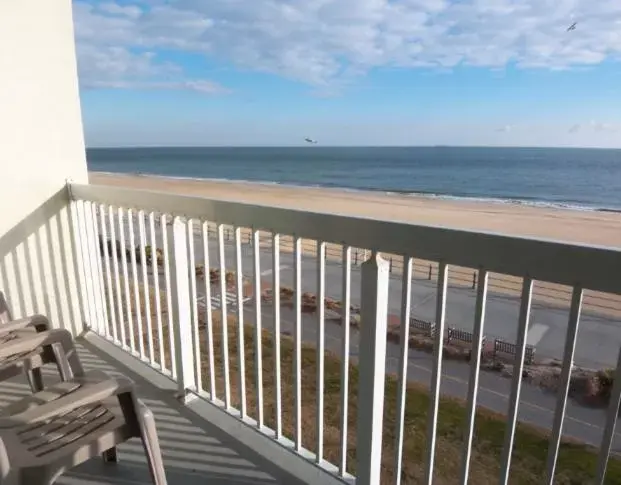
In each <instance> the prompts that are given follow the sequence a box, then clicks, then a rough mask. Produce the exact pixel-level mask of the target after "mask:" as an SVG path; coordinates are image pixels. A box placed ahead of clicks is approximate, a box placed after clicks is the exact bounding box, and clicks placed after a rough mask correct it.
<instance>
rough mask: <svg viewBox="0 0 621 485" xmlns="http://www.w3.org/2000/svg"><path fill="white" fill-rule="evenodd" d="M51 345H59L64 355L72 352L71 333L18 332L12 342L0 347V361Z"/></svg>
mask: <svg viewBox="0 0 621 485" xmlns="http://www.w3.org/2000/svg"><path fill="white" fill-rule="evenodd" d="M53 344H61V345H62V348H63V351H64V352H65V353H67V352H70V351H72V350H74V345H73V338H72V337H71V333H70V332H69V331H67V330H63V329H55V330H49V331H47V332H37V333H30V332H18V334H17V337H16V338H14V339H13V340H9V341H8V342H5V343H3V344H2V345H0V361H1V360H2V359H6V358H7V357H11V356H13V355H15V354H21V353H25V352H30V351H33V350H35V349H36V348H38V347H45V346H49V345H53Z"/></svg>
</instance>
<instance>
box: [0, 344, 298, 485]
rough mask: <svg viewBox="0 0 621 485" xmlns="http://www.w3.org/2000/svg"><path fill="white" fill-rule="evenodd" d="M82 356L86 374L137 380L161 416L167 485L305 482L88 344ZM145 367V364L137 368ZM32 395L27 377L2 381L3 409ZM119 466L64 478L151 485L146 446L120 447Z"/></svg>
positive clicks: (67, 483)
mask: <svg viewBox="0 0 621 485" xmlns="http://www.w3.org/2000/svg"><path fill="white" fill-rule="evenodd" d="M79 354H80V358H81V360H82V363H83V364H84V367H85V369H86V370H90V369H99V370H103V371H106V372H108V373H110V374H113V375H114V374H117V375H120V374H123V375H125V376H127V377H130V378H132V379H133V380H134V382H135V383H136V385H137V387H138V394H139V396H140V398H141V399H142V400H143V401H144V402H145V404H147V406H149V407H150V408H151V409H152V410H153V412H154V414H155V417H156V421H157V427H158V434H159V438H160V445H161V447H162V453H163V455H164V465H165V466H166V475H167V478H168V483H169V484H171V485H176V484H183V485H195V484H196V485H198V484H201V485H204V484H209V485H242V484H257V485H262V484H287V485H289V484H292V485H297V484H301V483H302V482H300V481H299V480H298V479H296V478H295V477H293V476H292V475H290V474H289V473H287V472H286V471H284V470H282V469H281V468H278V467H277V466H275V465H274V464H272V463H270V462H268V461H266V460H265V459H264V458H262V457H261V456H259V455H258V454H256V453H255V452H254V451H252V450H251V449H249V448H248V447H246V446H245V445H243V444H241V443H239V442H238V441H236V440H234V439H233V438H231V437H230V436H228V435H227V434H225V433H223V432H222V431H221V430H220V429H219V428H216V427H215V426H210V425H209V424H208V423H206V422H205V421H203V420H201V419H199V418H197V417H196V416H194V415H193V414H192V413H191V412H190V411H188V410H186V409H183V408H182V407H181V406H180V405H179V403H178V402H177V401H175V399H174V398H173V397H172V396H169V395H166V393H165V392H164V391H162V390H160V389H158V388H156V387H155V386H152V385H151V384H150V383H148V382H147V381H145V380H144V379H143V378H141V377H139V376H138V375H137V374H135V373H134V372H132V371H131V370H130V369H126V368H124V367H122V366H121V365H120V364H118V363H117V362H115V361H114V360H113V359H111V358H110V357H108V356H106V355H105V354H103V353H101V352H100V351H99V350H98V349H95V348H94V347H93V346H91V345H90V344H89V343H88V342H81V343H80V345H79ZM137 365H140V364H137ZM44 376H45V379H46V382H51V381H52V380H54V379H57V374H56V372H55V370H54V369H53V368H50V369H46V370H45V371H44ZM29 392H30V388H29V387H28V385H27V384H26V380H25V378H19V379H13V380H11V381H7V382H3V383H0V406H5V405H6V404H8V403H10V402H12V401H14V400H17V399H19V398H21V397H23V396H25V395H27V394H28V393H29ZM119 460H120V461H119V463H118V464H106V463H103V461H102V460H99V459H93V460H90V461H89V462H87V463H84V464H83V465H81V466H79V467H77V468H75V469H73V470H72V471H71V472H68V473H67V474H65V475H64V476H62V477H61V478H60V479H59V480H58V481H57V482H56V483H58V484H64V485H74V484H75V485H77V484H80V485H96V484H97V485H99V484H111V485H133V484H146V483H151V479H150V476H149V472H148V470H147V467H146V463H145V458H144V454H143V451H142V445H141V443H140V441H139V440H137V439H133V440H130V441H129V442H127V443H126V444H124V445H122V446H120V447H119Z"/></svg>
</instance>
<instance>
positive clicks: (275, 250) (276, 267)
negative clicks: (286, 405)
mask: <svg viewBox="0 0 621 485" xmlns="http://www.w3.org/2000/svg"><path fill="white" fill-rule="evenodd" d="M272 264H273V268H272V269H273V271H272V276H273V284H272V302H273V305H274V336H273V338H274V379H275V382H274V386H275V387H276V392H275V398H276V402H275V404H276V439H280V438H281V436H282V393H281V383H280V235H279V234H273V237H272Z"/></svg>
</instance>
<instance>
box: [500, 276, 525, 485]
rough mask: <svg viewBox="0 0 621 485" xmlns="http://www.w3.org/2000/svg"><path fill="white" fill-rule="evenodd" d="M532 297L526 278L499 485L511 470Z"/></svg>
mask: <svg viewBox="0 0 621 485" xmlns="http://www.w3.org/2000/svg"><path fill="white" fill-rule="evenodd" d="M532 296H533V280H532V279H531V278H530V277H529V276H526V277H524V281H523V283H522V297H521V300H520V315H519V317H518V331H517V343H516V353H515V360H514V363H513V369H514V371H513V378H512V382H511V394H510V397H509V411H508V413H507V429H506V431H505V442H504V445H503V449H502V456H501V459H500V470H501V475H500V485H507V484H508V483H509V470H510V469H511V454H512V452H513V441H514V439H515V428H516V426H517V417H518V408H519V403H520V391H521V389H522V372H523V371H524V356H525V354H526V341H527V337H528V323H529V320H530V304H531V300H532Z"/></svg>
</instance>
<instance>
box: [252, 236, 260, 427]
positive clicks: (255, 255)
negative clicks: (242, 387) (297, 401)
mask: <svg viewBox="0 0 621 485" xmlns="http://www.w3.org/2000/svg"><path fill="white" fill-rule="evenodd" d="M259 237H260V234H259V231H257V230H255V229H252V259H253V275H252V276H253V279H254V289H253V292H254V315H255V317H254V318H255V323H254V373H255V374H254V377H255V385H256V388H257V389H256V391H257V426H258V427H259V429H261V427H262V426H263V358H262V347H263V329H262V326H261V323H262V322H261V320H262V319H261V307H262V305H261V299H262V296H263V295H262V294H263V292H262V289H261V261H260V255H261V248H260V242H261V241H260V238H259Z"/></svg>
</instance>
